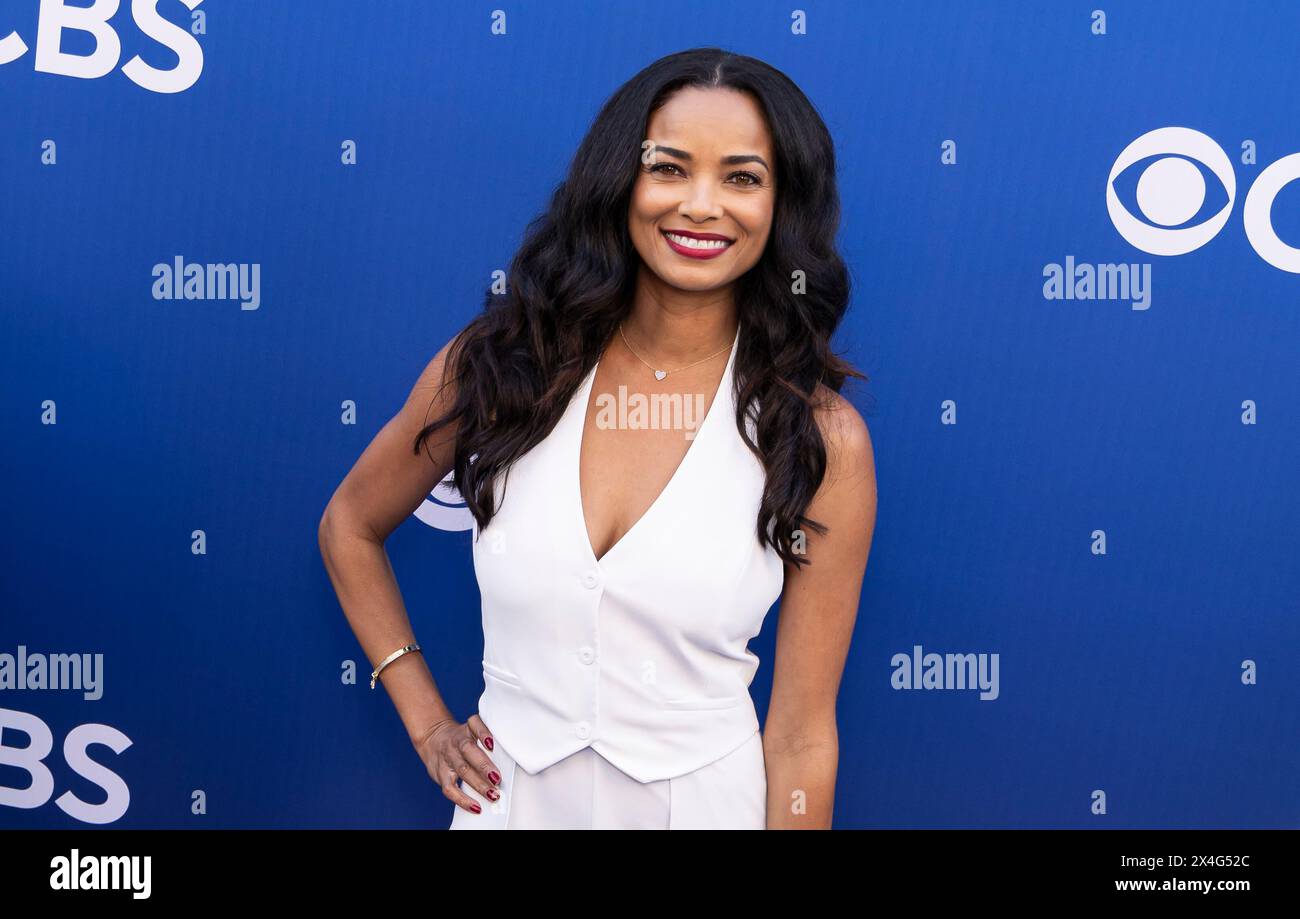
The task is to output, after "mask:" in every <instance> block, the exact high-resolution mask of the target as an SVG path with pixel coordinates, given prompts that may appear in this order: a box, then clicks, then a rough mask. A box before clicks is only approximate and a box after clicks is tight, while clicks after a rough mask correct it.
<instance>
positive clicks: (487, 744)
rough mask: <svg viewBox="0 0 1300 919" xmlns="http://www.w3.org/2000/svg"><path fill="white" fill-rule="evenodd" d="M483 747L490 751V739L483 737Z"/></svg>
mask: <svg viewBox="0 0 1300 919" xmlns="http://www.w3.org/2000/svg"><path fill="white" fill-rule="evenodd" d="M483 746H485V747H487V748H488V749H489V750H491V749H492V738H491V737H484V738H483Z"/></svg>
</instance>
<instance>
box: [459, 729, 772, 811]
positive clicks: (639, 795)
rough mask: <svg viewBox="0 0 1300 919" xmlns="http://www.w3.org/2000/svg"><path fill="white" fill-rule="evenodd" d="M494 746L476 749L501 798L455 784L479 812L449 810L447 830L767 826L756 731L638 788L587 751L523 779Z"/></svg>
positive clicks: (764, 783)
mask: <svg viewBox="0 0 1300 919" xmlns="http://www.w3.org/2000/svg"><path fill="white" fill-rule="evenodd" d="M494 740H495V743H494V747H495V749H493V750H488V749H486V748H485V747H484V746H483V744H482V743H481V742H480V743H479V745H478V746H479V749H480V750H482V751H483V752H484V753H486V754H487V755H488V757H489V758H490V759H491V760H492V762H493V763H495V764H496V766H497V771H498V772H500V773H501V784H500V785H499V786H497V791H499V792H501V797H500V798H499V799H497V800H496V801H489V800H488V799H487V798H485V797H483V796H482V795H480V794H479V793H478V792H477V791H476V790H475V789H474V788H473V787H471V786H470V785H466V784H464V783H463V782H462V783H461V786H460V787H461V790H462V791H464V792H465V794H467V795H469V796H470V797H471V798H473V799H474V800H475V801H477V802H478V804H479V806H480V807H482V808H483V812H482V813H480V814H475V813H471V812H470V811H467V810H465V808H463V807H461V806H460V805H452V807H453V810H454V812H455V813H454V814H453V816H452V820H451V827H450V828H451V829H453V830H703V829H715V830H761V829H764V828H765V827H766V824H767V772H766V769H765V767H764V762H763V740H762V735H761V734H759V732H758V731H755V732H754V733H753V734H752V735H750V737H749V739H748V740H746V741H745V742H744V743H743V744H741V745H740V746H739V747H737V748H736V749H735V750H732V751H731V752H730V753H728V754H726V755H725V756H723V757H721V758H720V759H717V760H715V761H713V762H712V763H709V764H708V765H707V766H701V767H700V768H699V769H696V770H695V771H694V772H688V773H686V774H685V775H681V776H676V777H674V778H671V779H660V780H659V781H656V782H638V781H637V780H636V779H634V778H632V777H631V776H630V775H628V774H627V773H625V772H623V771H622V770H621V769H618V768H617V767H615V766H614V765H613V764H611V763H610V762H609V761H608V760H607V759H605V758H604V757H603V756H601V755H600V754H599V753H597V752H596V751H595V750H593V749H592V748H591V747H584V748H582V749H581V750H579V751H578V752H577V753H574V754H572V755H571V756H567V757H565V758H564V759H562V760H560V761H559V762H558V763H555V764H553V765H551V766H548V767H547V768H545V769H543V770H541V771H540V772H538V773H537V774H536V775H529V774H528V773H527V772H526V771H524V770H523V769H520V768H518V765H517V764H516V763H515V760H514V757H512V756H511V755H510V753H509V751H508V750H506V749H505V748H504V747H503V746H502V744H501V741H500V740H499V739H497V738H494Z"/></svg>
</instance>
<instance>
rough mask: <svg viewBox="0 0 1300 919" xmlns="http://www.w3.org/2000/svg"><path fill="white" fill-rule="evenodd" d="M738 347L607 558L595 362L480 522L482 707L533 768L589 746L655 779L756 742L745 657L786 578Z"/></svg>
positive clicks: (749, 663) (508, 745)
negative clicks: (596, 507)
mask: <svg viewBox="0 0 1300 919" xmlns="http://www.w3.org/2000/svg"><path fill="white" fill-rule="evenodd" d="M739 337H740V331H739V329H737V334H736V341H737V342H738V341H739ZM736 350H737V348H736V343H734V342H733V345H732V349H731V356H730V358H729V359H728V361H727V367H726V370H725V371H724V372H723V375H722V380H721V383H720V384H719V388H718V392H717V395H716V396H715V397H714V399H713V401H712V403H711V404H710V406H709V409H708V411H707V413H706V414H705V417H704V420H703V421H702V422H699V427H697V428H696V430H695V432H694V433H695V436H694V439H693V440H692V441H691V445H690V447H689V449H688V450H687V451H686V456H685V458H684V459H683V460H682V463H681V465H680V466H679V467H678V468H677V471H676V472H675V473H674V474H673V477H672V479H670V480H669V482H668V485H667V486H666V487H665V488H664V490H663V491H662V492H661V493H660V495H659V497H658V498H656V499H655V502H654V503H653V504H652V505H651V506H650V508H649V510H647V511H646V512H645V514H644V516H642V517H641V519H640V520H638V521H637V523H636V524H635V525H634V526H633V527H632V529H631V530H629V531H628V532H627V533H626V534H625V535H624V536H623V537H622V538H621V539H620V540H619V541H618V542H617V543H615V544H614V546H613V547H612V548H611V549H610V550H609V551H608V552H607V553H606V554H605V556H604V558H602V559H600V561H597V560H596V556H595V552H594V551H593V550H592V548H591V542H590V540H589V538H588V534H587V525H586V521H585V520H584V518H583V511H582V502H581V497H580V490H579V476H578V457H579V451H580V448H581V442H582V429H583V424H584V421H585V418H586V410H587V403H588V398H589V396H590V392H591V387H592V383H593V381H594V380H595V376H596V367H593V368H592V369H591V370H590V371H589V372H588V374H587V376H586V378H585V379H584V380H583V382H582V384H581V385H580V386H579V387H578V389H577V391H576V392H575V393H574V395H573V398H572V400H571V401H570V403H569V405H568V407H567V408H566V410H565V412H564V414H563V415H562V416H561V418H560V420H559V421H558V422H557V423H556V426H555V427H554V428H553V429H552V431H551V432H550V434H548V435H547V436H546V438H545V439H543V440H542V441H541V442H539V443H538V444H537V445H536V446H535V447H533V448H532V449H531V450H530V451H529V452H528V453H526V454H525V455H524V456H522V457H520V458H519V459H518V460H516V462H515V464H514V466H513V467H512V468H510V469H509V471H508V473H507V474H506V475H505V492H504V494H503V493H502V491H501V488H500V482H501V478H500V475H499V476H498V488H497V492H496V494H497V503H498V507H499V509H498V511H497V513H496V515H495V516H494V517H493V518H492V520H491V521H489V523H488V527H487V529H485V530H483V531H482V534H481V535H480V532H479V528H478V526H477V524H476V525H475V526H474V527H473V536H474V544H473V554H474V572H475V576H476V577H477V579H478V585H479V590H480V592H481V594H482V598H483V639H484V646H483V682H484V691H483V694H482V696H481V697H480V698H479V702H478V711H479V715H480V717H482V719H483V721H484V723H486V724H487V726H488V728H489V729H490V730H491V731H492V733H493V736H494V737H496V738H498V739H499V740H500V742H501V744H502V746H503V747H504V748H505V749H506V750H507V751H508V752H509V753H510V755H511V756H513V757H514V759H515V761H516V762H517V763H518V764H519V765H520V766H521V767H523V769H524V770H525V771H527V772H528V773H530V774H536V773H537V772H539V771H541V770H542V769H545V768H546V767H547V766H550V765H552V764H553V763H555V762H558V761H559V760H561V759H563V758H564V757H566V756H568V755H569V754H571V753H575V752H577V751H578V750H581V749H582V748H583V747H587V746H590V747H592V748H593V749H594V750H595V751H596V752H597V753H599V754H600V755H601V756H603V757H605V758H606V759H607V760H609V762H611V763H612V764H613V765H615V766H617V767H618V768H619V769H621V770H623V771H624V772H626V773H627V774H628V775H630V776H632V777H633V778H635V779H637V780H639V781H641V782H653V781H656V780H659V779H665V778H671V777H674V776H678V775H682V774H684V773H687V772H691V771H693V770H695V769H698V768H699V767H701V766H705V765H708V764H709V763H712V762H713V761H715V760H716V759H718V758H719V757H721V756H723V755H725V754H726V753H729V752H730V751H732V750H734V749H735V748H736V747H737V746H739V745H740V744H741V743H743V742H744V741H745V740H747V739H748V738H749V737H750V736H751V735H752V734H753V733H754V731H756V730H758V727H759V725H758V717H757V714H756V712H755V711H754V704H753V700H752V699H751V698H750V695H749V684H750V681H751V680H752V679H753V677H754V671H755V670H756V669H757V668H758V657H757V656H756V655H755V654H754V653H753V652H751V651H750V650H749V649H748V648H747V645H748V643H749V640H750V639H751V638H753V637H754V636H755V635H757V634H758V633H759V631H760V629H761V628H762V625H763V619H764V617H765V616H766V615H767V612H768V610H769V609H770V608H771V606H772V604H773V603H775V602H776V600H777V599H778V598H779V597H780V594H781V590H782V587H783V585H784V580H785V569H784V564H783V562H782V559H781V557H780V556H779V555H778V554H777V553H776V551H775V550H774V549H772V548H771V547H767V546H762V545H761V544H760V543H759V541H758V537H757V534H756V532H755V526H756V521H757V518H758V507H759V502H760V500H761V497H762V492H763V485H764V471H763V466H762V464H761V463H760V462H759V460H758V458H757V457H756V456H754V454H753V453H751V452H750V450H749V448H748V447H747V446H746V445H745V443H744V441H743V440H742V439H741V437H740V434H739V432H738V431H737V430H736V425H735V421H734V419H735V398H734V395H733V393H732V368H733V366H734V364H735V360H736ZM746 422H747V424H748V425H749V431H750V436H751V437H753V431H754V426H753V422H752V421H750V420H749V419H746ZM768 531H769V533H770V532H771V531H772V526H769V527H768Z"/></svg>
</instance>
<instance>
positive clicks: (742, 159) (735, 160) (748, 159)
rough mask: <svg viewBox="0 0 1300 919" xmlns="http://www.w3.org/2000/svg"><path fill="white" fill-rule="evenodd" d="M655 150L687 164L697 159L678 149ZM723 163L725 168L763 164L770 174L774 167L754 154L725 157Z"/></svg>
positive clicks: (660, 148) (661, 148)
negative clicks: (746, 164) (747, 164)
mask: <svg viewBox="0 0 1300 919" xmlns="http://www.w3.org/2000/svg"><path fill="white" fill-rule="evenodd" d="M655 149H656V150H658V151H659V152H660V153H667V154H668V155H669V156H675V157H677V158H678V159H680V160H686V161H687V162H690V161H691V160H693V159H695V157H693V156H691V155H690V154H689V153H687V152H686V151H685V150H678V149H677V148H676V147H665V146H664V145H663V144H655ZM722 163H723V165H725V166H735V165H738V164H740V163H761V164H762V166H763V168H764V169H766V170H767V171H768V172H771V171H772V167H771V166H769V165H767V160H765V159H763V158H762V157H761V156H755V155H754V154H752V153H735V154H732V155H731V156H724V157H723V158H722Z"/></svg>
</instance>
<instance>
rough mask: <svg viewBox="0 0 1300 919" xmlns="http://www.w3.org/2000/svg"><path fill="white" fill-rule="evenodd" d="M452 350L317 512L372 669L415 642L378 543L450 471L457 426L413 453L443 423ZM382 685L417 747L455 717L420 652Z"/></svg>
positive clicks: (451, 396) (404, 659)
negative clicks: (428, 428)
mask: <svg viewBox="0 0 1300 919" xmlns="http://www.w3.org/2000/svg"><path fill="white" fill-rule="evenodd" d="M454 340H455V339H453V341H454ZM451 345H452V342H448V343H447V344H446V345H445V346H443V348H442V350H441V351H439V352H438V353H437V354H436V355H435V356H434V358H433V360H432V361H430V362H429V364H428V366H427V367H425V369H424V371H423V372H422V373H421V375H420V377H419V379H418V380H417V381H416V383H415V386H414V387H413V388H412V390H411V393H410V395H409V396H408V397H407V400H406V404H405V405H404V406H403V407H402V409H401V411H400V412H398V414H397V415H395V416H394V417H393V418H392V419H391V420H389V422H388V423H387V424H386V425H384V427H383V429H382V430H381V431H380V432H379V433H378V434H377V435H375V438H374V440H372V441H371V442H370V444H369V446H367V447H366V449H365V452H364V453H362V454H361V457H360V458H359V459H358V460H357V462H356V464H355V465H354V466H353V467H352V470H351V471H350V472H349V473H348V474H347V476H346V477H345V478H344V479H343V481H342V483H341V484H340V485H339V486H338V489H337V490H336V491H335V492H334V495H333V497H332V498H331V499H330V501H329V503H328V505H327V506H326V507H325V512H324V514H323V515H322V516H321V520H320V528H319V539H320V550H321V557H322V558H323V559H324V562H325V569H326V570H327V571H328V572H329V577H330V581H331V582H332V583H333V585H334V591H335V593H337V594H338V599H339V603H340V605H341V606H342V607H343V613H344V615H345V616H346V617H347V620H348V623H349V624H350V625H351V626H352V631H353V632H354V633H355V634H356V636H357V641H358V642H359V643H360V644H361V647H362V649H363V650H364V651H365V653H366V657H367V658H368V659H369V661H370V667H369V670H373V669H374V668H375V666H376V665H378V663H379V662H380V661H382V660H383V659H384V658H385V657H387V656H388V655H389V654H391V653H392V652H393V651H396V650H397V649H398V648H402V647H404V646H406V645H408V644H411V643H413V642H414V641H415V636H414V635H413V634H412V630H411V623H410V620H409V618H408V617H407V613H406V606H405V604H404V603H403V602H402V595H401V592H400V591H399V590H398V586H397V578H396V576H395V575H394V574H393V568H392V565H391V563H390V562H389V559H388V553H387V552H386V551H385V550H384V542H385V540H387V538H388V536H389V534H390V533H392V531H393V530H395V529H396V528H397V526H398V525H399V524H400V523H401V522H402V521H404V520H405V519H406V518H407V517H409V516H410V515H411V514H412V513H414V512H415V510H416V508H418V507H419V506H420V503H421V502H422V501H424V499H425V498H426V497H428V495H429V493H430V492H431V491H432V490H433V489H434V488H435V487H436V486H437V485H438V483H439V482H441V481H442V479H443V478H444V477H445V476H446V475H447V472H448V471H449V470H450V469H451V466H452V456H453V451H454V448H455V437H456V427H457V426H456V425H455V424H452V425H449V426H448V427H446V428H443V429H442V430H440V431H438V432H437V433H436V434H434V435H433V436H431V437H430V438H428V440H426V442H425V447H426V451H422V452H421V453H419V454H416V453H414V452H413V451H412V444H413V443H414V441H415V437H416V435H417V434H418V433H419V431H420V430H421V429H422V428H423V427H424V426H425V424H426V423H427V422H426V419H427V420H428V421H432V420H433V419H434V418H436V417H440V416H441V415H442V414H443V413H444V412H445V411H446V410H447V408H448V407H450V405H451V404H452V402H453V401H454V400H455V386H454V383H453V382H451V381H448V385H446V386H445V387H443V386H442V382H443V371H444V367H445V365H446V361H447V355H448V351H449V350H450V348H451ZM426 452H427V455H426ZM369 670H368V671H367V672H366V674H365V677H366V679H367V680H368V679H369V676H370V674H369ZM379 682H380V683H382V684H383V687H384V689H385V690H387V692H388V696H389V698H390V699H392V700H393V704H394V705H395V706H396V707H397V711H398V713H399V714H400V715H401V718H402V722H403V724H404V725H405V726H406V731H407V733H408V734H409V735H410V738H411V741H412V743H414V744H416V745H417V746H418V745H419V743H420V741H421V740H423V739H424V738H425V737H426V736H427V735H428V734H429V733H430V732H431V731H432V730H433V728H435V727H436V726H438V725H439V724H442V723H445V722H447V721H449V720H454V719H453V715H452V713H451V712H450V711H449V710H448V709H447V706H446V705H445V704H443V701H442V696H441V694H440V693H439V692H438V688H437V685H436V684H435V683H434V680H433V676H432V675H431V674H430V673H429V668H428V666H427V665H426V663H425V660H424V655H423V654H404V655H402V656H401V657H399V658H398V659H397V660H395V661H393V663H392V664H390V665H389V666H387V667H385V668H384V672H383V674H382V675H381V676H380V677H379Z"/></svg>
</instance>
